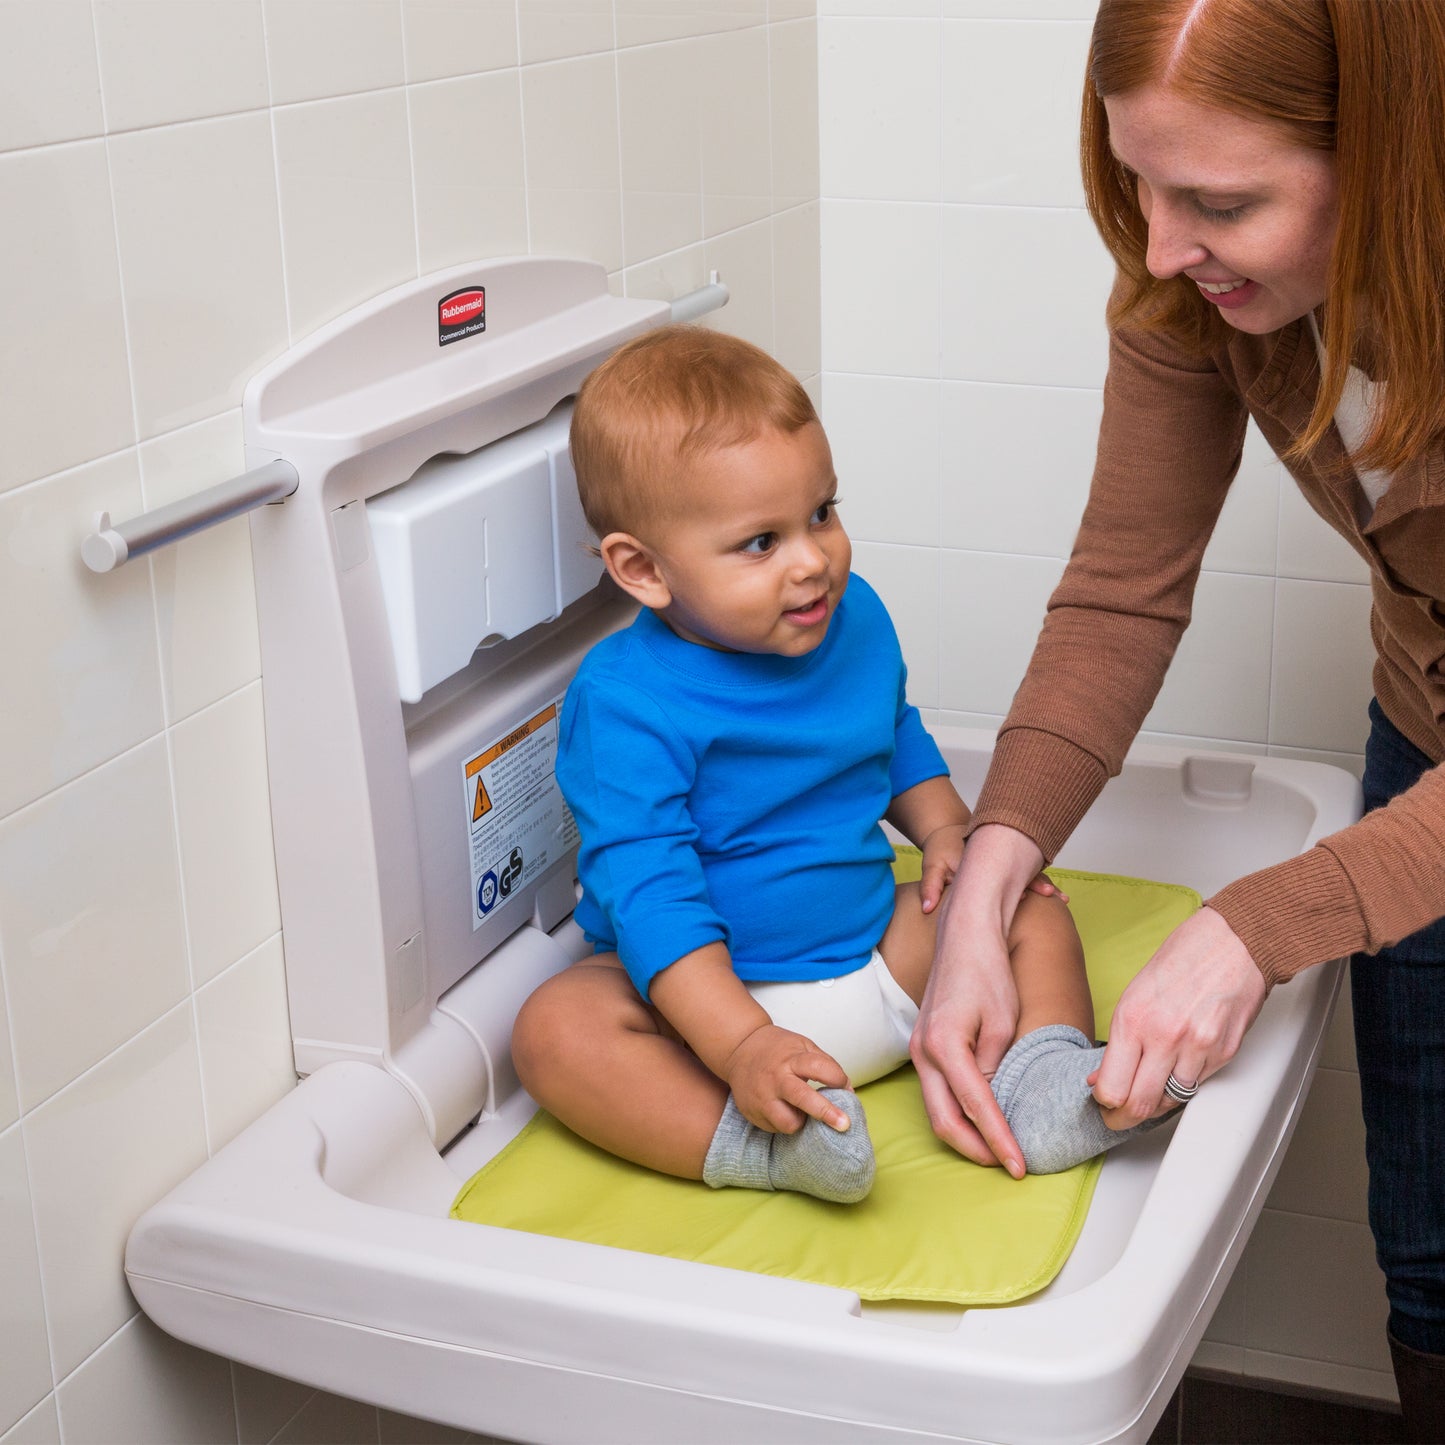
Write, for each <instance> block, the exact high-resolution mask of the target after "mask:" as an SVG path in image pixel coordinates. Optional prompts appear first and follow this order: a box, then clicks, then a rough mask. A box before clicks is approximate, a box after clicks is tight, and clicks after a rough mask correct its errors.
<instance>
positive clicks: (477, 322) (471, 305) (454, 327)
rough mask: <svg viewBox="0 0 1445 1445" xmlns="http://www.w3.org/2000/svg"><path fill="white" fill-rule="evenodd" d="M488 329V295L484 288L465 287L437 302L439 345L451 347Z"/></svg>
mask: <svg viewBox="0 0 1445 1445" xmlns="http://www.w3.org/2000/svg"><path fill="white" fill-rule="evenodd" d="M486 329H487V293H486V289H485V288H484V287H482V286H463V287H462V289H461V290H460V291H453V292H452V293H451V295H449V296H443V297H442V299H441V300H440V301H438V302H437V345H438V346H449V345H450V344H451V343H452V342H453V341H461V340H462V339H463V338H465V337H468V336H475V335H476V334H477V332H479V331H485V330H486Z"/></svg>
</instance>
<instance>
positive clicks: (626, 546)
mask: <svg viewBox="0 0 1445 1445" xmlns="http://www.w3.org/2000/svg"><path fill="white" fill-rule="evenodd" d="M597 550H598V551H599V552H600V553H601V554H602V563H603V565H604V566H605V567H606V568H607V571H608V575H609V576H610V577H611V578H612V580H613V581H614V582H615V583H616V584H617V585H618V586H619V587H620V588H621V589H622V590H623V591H624V592H625V593H627V595H628V596H629V597H631V598H632V600H633V601H634V602H640V603H641V604H642V605H643V606H644V607H650V608H652V610H653V611H659V610H661V609H662V608H664V607H666V606H667V605H668V604H669V603H670V602H671V601H672V592H671V590H670V589H669V587H668V585H667V580H666V578H664V577H663V575H662V569H661V567H660V566H659V565H658V562H657V558H656V556H655V555H654V554H653V552H652V550H651V549H650V548H649V547H648V546H647V545H646V543H643V542H639V541H638V540H637V538H636V537H634V536H632V534H631V533H629V532H609V533H608V534H607V535H606V536H605V537H604V538H603V539H602V542H601V544H600V545H599V546H598V549H597Z"/></svg>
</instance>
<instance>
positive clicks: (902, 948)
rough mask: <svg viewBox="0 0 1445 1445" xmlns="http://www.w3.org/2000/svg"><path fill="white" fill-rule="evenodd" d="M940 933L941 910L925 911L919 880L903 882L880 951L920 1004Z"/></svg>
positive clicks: (899, 981)
mask: <svg viewBox="0 0 1445 1445" xmlns="http://www.w3.org/2000/svg"><path fill="white" fill-rule="evenodd" d="M937 936H938V910H937V909H935V910H934V911H933V912H932V913H925V912H924V911H923V905H922V904H921V903H920V902H919V899H918V884H916V883H900V884H899V885H898V886H897V888H895V889H894V890H893V917H892V918H890V919H889V920H888V927H887V928H885V929H884V930H883V940H882V942H881V943H879V945H878V952H879V953H881V954H882V955H883V962H884V963H886V964H887V965H888V972H889V973H891V974H892V975H893V977H894V978H895V979H896V980H897V981H898V983H899V984H901V985H902V987H903V991H904V993H906V994H907V995H908V997H909V998H911V999H912V1000H913V1002H914V1003H917V1004H921V1003H922V1002H923V990H924V989H925V988H927V987H928V970H929V969H930V968H931V967H932V966H933V945H934V940H935V939H936V938H937Z"/></svg>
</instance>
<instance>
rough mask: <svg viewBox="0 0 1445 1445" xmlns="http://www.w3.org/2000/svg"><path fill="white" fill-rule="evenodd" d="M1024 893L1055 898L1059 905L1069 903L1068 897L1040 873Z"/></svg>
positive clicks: (1047, 876) (1046, 876)
mask: <svg viewBox="0 0 1445 1445" xmlns="http://www.w3.org/2000/svg"><path fill="white" fill-rule="evenodd" d="M1024 891H1025V892H1026V893H1037V894H1039V896H1040V897H1043V898H1057V899H1058V900H1059V902H1060V903H1067V902H1068V901H1069V895H1068V894H1067V893H1065V892H1064V890H1063V889H1062V888H1060V887H1059V885H1058V884H1057V883H1055V882H1054V880H1053V879H1052V878H1050V877H1049V875H1048V874H1047V873H1040V874H1039V876H1038V877H1037V878H1035V879H1034V880H1033V882H1031V883H1030V884H1029V886H1028V887H1027V888H1026V889H1025V890H1024Z"/></svg>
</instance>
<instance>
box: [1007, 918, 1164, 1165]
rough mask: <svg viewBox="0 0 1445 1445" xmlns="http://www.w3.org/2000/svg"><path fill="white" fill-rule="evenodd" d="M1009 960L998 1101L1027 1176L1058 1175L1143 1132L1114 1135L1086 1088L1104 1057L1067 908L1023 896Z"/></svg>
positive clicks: (1126, 1131) (1081, 954)
mask: <svg viewBox="0 0 1445 1445" xmlns="http://www.w3.org/2000/svg"><path fill="white" fill-rule="evenodd" d="M1009 956H1010V959H1011V961H1012V963H1013V970H1014V979H1015V982H1016V984H1017V986H1018V991H1019V1027H1018V1035H1017V1037H1016V1039H1015V1041H1014V1044H1013V1047H1012V1048H1010V1049H1009V1051H1008V1053H1006V1054H1005V1055H1004V1057H1003V1060H1002V1062H1001V1063H1000V1064H999V1066H998V1072H997V1073H996V1074H995V1075H994V1077H993V1092H994V1097H995V1098H996V1099H997V1100H998V1105H999V1108H1000V1109H1002V1110H1003V1115H1004V1118H1005V1119H1007V1120H1008V1125H1009V1128H1010V1129H1012V1130H1013V1135H1014V1138H1015V1139H1017V1140H1018V1143H1019V1148H1020V1149H1022V1150H1023V1156H1024V1163H1025V1164H1026V1165H1027V1166H1028V1170H1029V1172H1030V1173H1031V1174H1056V1173H1058V1172H1059V1170H1061V1169H1069V1168H1071V1167H1072V1166H1073V1165H1075V1164H1080V1163H1082V1162H1083V1161H1084V1160H1085V1159H1092V1158H1093V1157H1094V1156H1095V1155H1096V1154H1102V1153H1103V1152H1104V1151H1105V1150H1106V1149H1112V1148H1113V1147H1114V1145H1115V1144H1119V1143H1122V1142H1123V1140H1125V1139H1127V1138H1129V1137H1130V1136H1131V1135H1132V1134H1134V1133H1137V1132H1138V1129H1131V1130H1119V1131H1115V1130H1113V1129H1110V1128H1109V1126H1108V1125H1107V1124H1105V1122H1104V1118H1103V1115H1102V1114H1101V1112H1100V1110H1099V1106H1098V1104H1097V1103H1096V1102H1095V1100H1094V1096H1093V1093H1092V1091H1091V1090H1090V1088H1089V1084H1088V1078H1089V1075H1090V1074H1092V1073H1093V1072H1094V1070H1095V1069H1097V1068H1098V1067H1099V1061H1100V1059H1102V1058H1103V1054H1104V1051H1103V1049H1102V1048H1098V1047H1096V1046H1095V1044H1094V1008H1093V1003H1092V1000H1091V999H1090V997H1089V985H1088V978H1087V976H1086V975H1085V972H1084V955H1083V949H1082V947H1081V945H1080V943H1079V936H1078V933H1077V932H1076V930H1075V928H1074V924H1073V920H1072V918H1070V917H1069V915H1068V912H1067V909H1066V907H1065V905H1064V904H1062V903H1060V902H1059V901H1058V900H1057V899H1054V898H1046V897H1040V896H1038V895H1033V894H1025V895H1024V901H1023V903H1022V904H1020V906H1019V911H1018V913H1017V914H1016V915H1015V919H1014V926H1013V928H1012V929H1011V930H1010V933H1009ZM1139 1127H1140V1128H1145V1127H1148V1126H1147V1125H1141V1126H1139Z"/></svg>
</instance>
